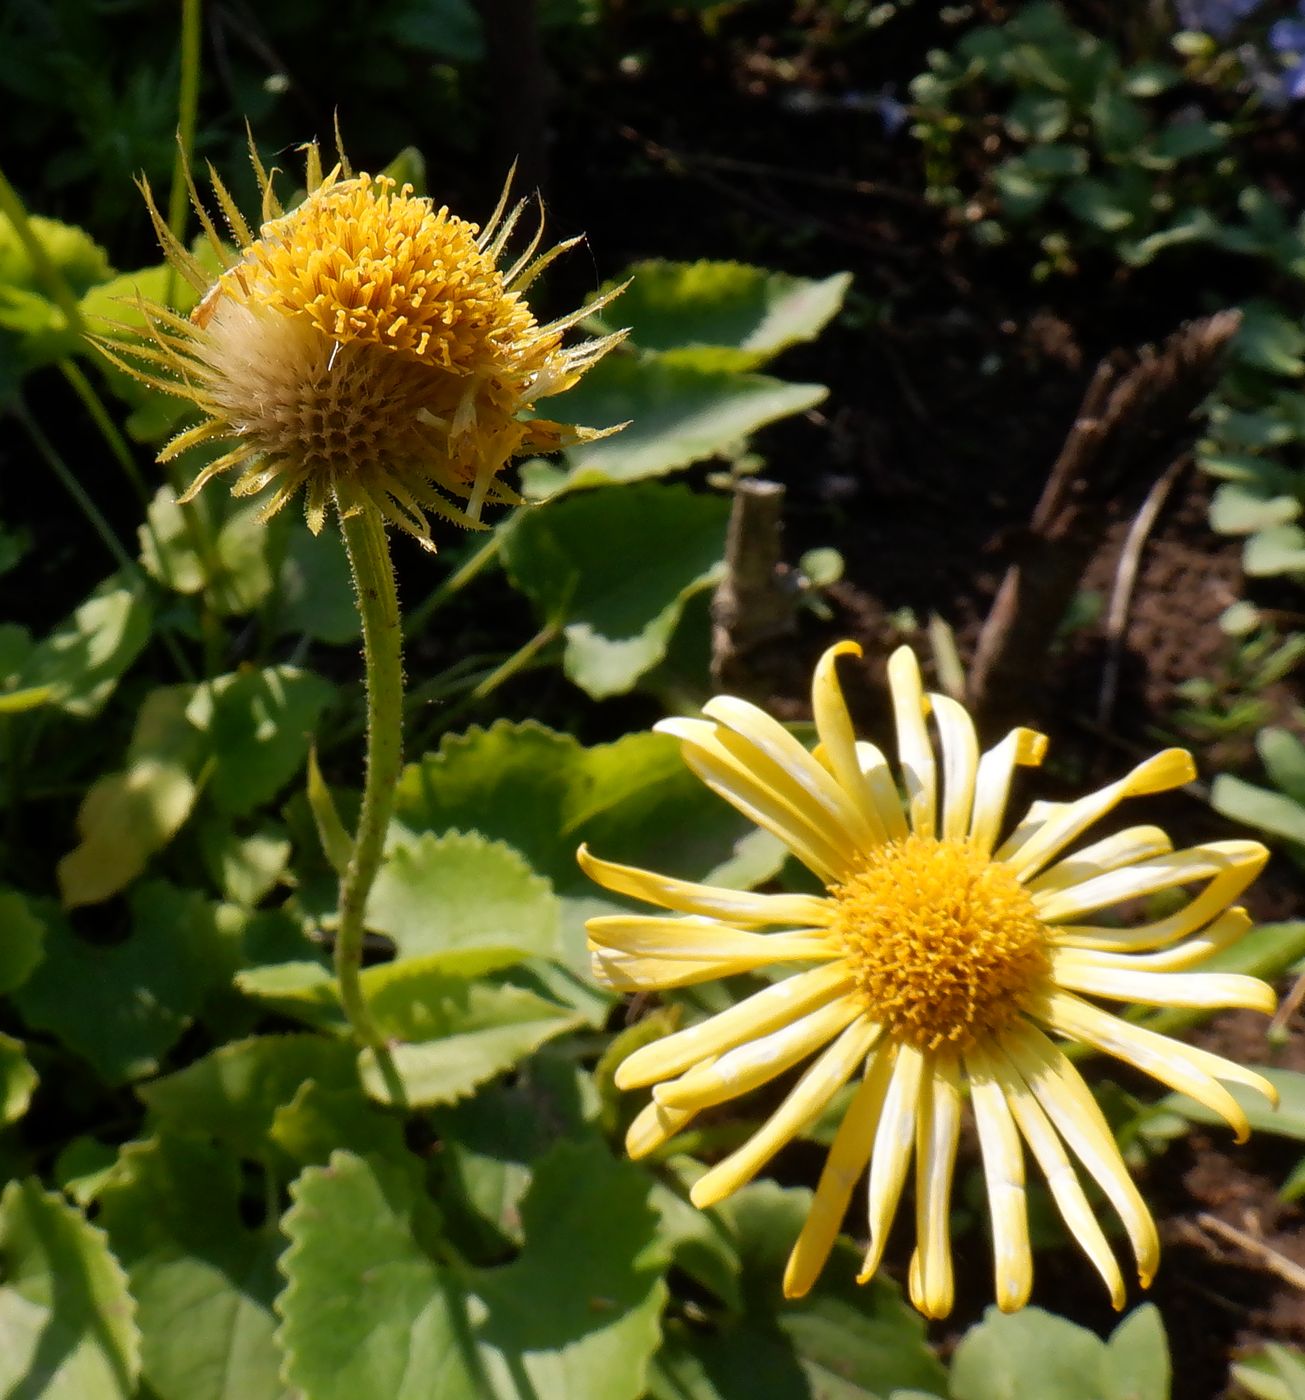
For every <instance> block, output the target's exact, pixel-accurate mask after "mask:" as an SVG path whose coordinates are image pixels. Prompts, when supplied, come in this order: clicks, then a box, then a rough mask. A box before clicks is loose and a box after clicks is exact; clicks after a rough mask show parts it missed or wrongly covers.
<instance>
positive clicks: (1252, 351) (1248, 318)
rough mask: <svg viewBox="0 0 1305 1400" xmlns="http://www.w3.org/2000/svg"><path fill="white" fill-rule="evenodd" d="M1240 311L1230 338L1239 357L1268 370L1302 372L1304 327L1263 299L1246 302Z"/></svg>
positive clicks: (1292, 374)
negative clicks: (1235, 331) (1234, 333)
mask: <svg viewBox="0 0 1305 1400" xmlns="http://www.w3.org/2000/svg"><path fill="white" fill-rule="evenodd" d="M1241 311H1242V324H1241V328H1240V329H1239V330H1238V332H1237V338H1236V340H1235V341H1234V342H1233V353H1234V354H1235V355H1236V357H1237V358H1238V359H1239V360H1241V361H1242V362H1243V363H1245V364H1248V365H1254V366H1255V368H1256V369H1264V370H1268V371H1269V372H1270V373H1271V374H1280V375H1285V376H1288V377H1290V378H1295V377H1296V376H1298V375H1301V374H1305V359H1303V358H1302V355H1305V329H1302V328H1301V326H1300V324H1299V323H1298V322H1297V321H1296V320H1295V319H1294V318H1291V317H1288V316H1286V315H1284V314H1283V313H1282V312H1281V311H1280V310H1278V308H1277V307H1275V306H1274V305H1273V304H1272V303H1270V302H1263V301H1251V302H1247V303H1246V305H1244V306H1243V307H1242V308H1241Z"/></svg>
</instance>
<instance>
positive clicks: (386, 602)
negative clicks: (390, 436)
mask: <svg viewBox="0 0 1305 1400" xmlns="http://www.w3.org/2000/svg"><path fill="white" fill-rule="evenodd" d="M341 515H342V520H341V529H342V532H343V534H344V544H345V548H346V549H347V550H348V553H349V567H350V568H351V569H352V571H353V584H354V591H355V592H356V593H357V595H358V612H359V615H360V616H361V618H362V633H363V658H364V661H365V664H366V667H367V776H366V780H365V782H364V785H363V801H362V811H361V813H360V814H359V817H358V831H357V834H356V836H355V837H354V843H353V854H352V856H351V857H350V860H349V864H348V866H347V868H346V869H345V872H344V877H343V878H342V879H341V881H340V928H339V932H338V934H337V935H336V941H335V975H336V977H337V979H338V981H339V984H340V1000H341V1001H342V1002H343V1004H344V1011H345V1015H347V1016H348V1018H349V1023H350V1025H351V1026H352V1027H353V1029H354V1034H355V1035H356V1036H357V1037H358V1039H359V1040H360V1041H361V1042H362V1043H363V1044H364V1045H377V1044H378V1043H379V1040H380V1037H379V1035H378V1034H377V1031H376V1028H375V1026H374V1025H373V1024H372V1019H371V1015H370V1013H369V1012H368V1010H367V1003H366V1002H365V1000H364V999H363V994H362V984H361V982H360V981H359V971H360V968H361V965H362V944H363V911H364V910H365V908H366V906H367V896H368V894H369V893H370V891H371V888H372V883H373V881H374V880H375V879H376V872H377V871H378V870H379V869H380V865H381V854H382V852H383V850H384V846H385V833H386V830H387V829H388V827H389V824H390V813H391V812H392V811H393V809H394V789H395V785H396V784H397V783H398V781H399V768H400V765H401V764H402V762H403V630H402V627H401V625H400V621H399V595H398V593H397V591H396V589H395V586H394V565H393V564H392V563H391V562H390V548H389V542H388V541H387V539H386V537H385V524H384V522H383V520H382V519H381V516H380V512H379V511H377V510H375V509H374V508H372V507H370V506H366V507H364V508H363V509H362V510H360V511H358V512H356V513H355V514H353V515H348V516H345V515H344V513H343V512H341Z"/></svg>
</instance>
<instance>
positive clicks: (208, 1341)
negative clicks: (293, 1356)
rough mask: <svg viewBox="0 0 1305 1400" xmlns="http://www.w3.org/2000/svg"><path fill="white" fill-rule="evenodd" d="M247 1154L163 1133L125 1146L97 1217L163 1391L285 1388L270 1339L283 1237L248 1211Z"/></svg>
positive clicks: (177, 1399)
mask: <svg viewBox="0 0 1305 1400" xmlns="http://www.w3.org/2000/svg"><path fill="white" fill-rule="evenodd" d="M241 1194H242V1183H241V1178H240V1165H239V1163H238V1162H237V1161H236V1159H235V1158H234V1157H231V1156H228V1155H226V1154H224V1153H223V1152H221V1151H220V1150H219V1149H217V1148H215V1147H213V1146H212V1145H211V1144H208V1143H205V1142H201V1141H198V1140H195V1139H188V1138H171V1137H169V1138H162V1139H159V1138H155V1139H152V1140H151V1141H149V1142H141V1143H131V1144H128V1146H127V1147H126V1148H125V1149H124V1150H123V1153H122V1155H121V1157H120V1158H119V1160H118V1163H117V1165H116V1166H115V1167H114V1169H113V1171H112V1173H111V1174H110V1176H109V1179H108V1181H107V1182H106V1183H105V1185H104V1187H103V1189H102V1190H101V1191H100V1193H99V1205H100V1215H99V1221H100V1224H101V1225H103V1227H104V1228H105V1229H106V1230H107V1231H108V1233H109V1238H110V1240H111V1241H112V1243H113V1247H114V1249H115V1251H116V1252H117V1254H118V1257H119V1258H120V1259H121V1260H122V1262H123V1264H124V1265H125V1266H126V1268H127V1271H128V1277H129V1279H130V1282H131V1291H132V1295H133V1296H134V1297H135V1299H136V1302H137V1321H138V1323H139V1325H140V1331H141V1337H142V1347H141V1370H142V1375H143V1378H144V1380H145V1382H146V1383H147V1384H148V1385H149V1387H150V1393H151V1395H153V1396H156V1397H157V1400H281V1397H284V1396H285V1395H286V1392H285V1389H284V1387H283V1386H282V1385H281V1383H280V1380H279V1379H278V1371H279V1368H280V1363H281V1357H280V1353H279V1351H278V1349H277V1347H276V1345H275V1343H274V1341H273V1334H274V1332H275V1328H276V1319H275V1317H274V1316H273V1314H272V1300H273V1298H274V1297H275V1296H276V1292H277V1277H276V1259H277V1256H278V1255H279V1254H280V1252H281V1247H282V1242H281V1239H280V1237H279V1235H278V1234H276V1233H274V1232H272V1231H269V1230H268V1229H266V1228H255V1229H251V1228H250V1227H249V1226H247V1225H246V1224H245V1222H244V1220H243V1218H242V1213H241Z"/></svg>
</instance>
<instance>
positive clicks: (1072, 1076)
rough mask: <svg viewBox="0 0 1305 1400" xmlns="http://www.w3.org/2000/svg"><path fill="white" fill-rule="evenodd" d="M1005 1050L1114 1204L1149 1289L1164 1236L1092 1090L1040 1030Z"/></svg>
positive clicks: (1016, 1037)
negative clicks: (1126, 1164) (1158, 1230)
mask: <svg viewBox="0 0 1305 1400" xmlns="http://www.w3.org/2000/svg"><path fill="white" fill-rule="evenodd" d="M1001 1048H1002V1049H1003V1050H1004V1051H1005V1052H1006V1054H1007V1056H1009V1058H1010V1060H1011V1062H1012V1063H1013V1064H1014V1065H1015V1067H1016V1069H1018V1070H1019V1072H1020V1074H1021V1075H1022V1076H1023V1079H1024V1082H1025V1083H1026V1084H1027V1085H1028V1087H1029V1089H1030V1090H1031V1091H1032V1093H1033V1095H1034V1097H1035V1098H1036V1099H1037V1101H1038V1103H1039V1105H1040V1106H1041V1107H1042V1109H1043V1110H1044V1112H1045V1113H1046V1115H1047V1117H1048V1118H1049V1119H1050V1120H1051V1121H1052V1123H1054V1124H1055V1126H1056V1131H1057V1132H1059V1134H1060V1136H1061V1137H1062V1138H1063V1139H1064V1140H1065V1143H1066V1145H1067V1146H1068V1147H1069V1149H1070V1151H1072V1152H1073V1153H1074V1155H1075V1156H1076V1157H1077V1158H1078V1159H1079V1161H1080V1162H1082V1163H1083V1165H1084V1167H1085V1168H1086V1169H1087V1172H1088V1174H1089V1175H1090V1176H1091V1177H1092V1178H1093V1180H1094V1181H1095V1182H1096V1183H1097V1185H1098V1186H1100V1187H1101V1189H1102V1191H1104V1192H1105V1194H1106V1198H1107V1200H1109V1202H1110V1204H1111V1205H1112V1206H1114V1208H1115V1210H1116V1212H1117V1213H1118V1215H1119V1218H1120V1219H1121V1220H1122V1221H1123V1223H1124V1229H1125V1230H1126V1231H1127V1232H1128V1238H1129V1240H1130V1242H1131V1243H1132V1246H1133V1254H1134V1256H1135V1257H1136V1259H1137V1272H1138V1277H1139V1278H1140V1280H1141V1283H1142V1287H1143V1288H1146V1287H1148V1286H1149V1285H1150V1283H1151V1280H1152V1279H1153V1278H1154V1277H1155V1271H1156V1268H1157V1267H1158V1265H1159V1263H1160V1237H1159V1236H1158V1235H1157V1234H1156V1228H1155V1221H1154V1220H1152V1218H1151V1212H1150V1211H1149V1210H1147V1208H1146V1202H1145V1201H1144V1200H1143V1199H1142V1196H1141V1193H1140V1192H1139V1191H1138V1189H1137V1187H1136V1186H1135V1185H1134V1183H1133V1178H1132V1177H1131V1176H1129V1174H1128V1168H1127V1166H1125V1164H1124V1159H1123V1157H1122V1156H1121V1155H1120V1152H1119V1147H1118V1145H1117V1144H1116V1143H1115V1139H1114V1136H1113V1134H1112V1133H1111V1131H1110V1125H1109V1124H1108V1123H1107V1122H1106V1119H1105V1115H1104V1114H1103V1113H1102V1112H1101V1109H1100V1107H1099V1105H1098V1104H1097V1101H1096V1100H1095V1099H1094V1098H1093V1097H1092V1093H1091V1090H1089V1089H1088V1087H1087V1085H1086V1084H1084V1082H1083V1079H1082V1077H1081V1076H1080V1074H1079V1072H1078V1071H1077V1070H1076V1069H1075V1068H1074V1066H1073V1065H1072V1064H1070V1062H1069V1061H1068V1060H1067V1059H1066V1058H1065V1055H1064V1053H1063V1052H1062V1051H1061V1050H1059V1049H1057V1048H1056V1046H1055V1045H1053V1044H1052V1043H1051V1041H1050V1040H1048V1039H1047V1037H1046V1036H1045V1035H1043V1034H1042V1032H1041V1031H1039V1030H1038V1029H1037V1028H1036V1027H1035V1026H1032V1025H1024V1026H1022V1027H1021V1028H1020V1029H1019V1030H1018V1031H1015V1032H1011V1033H1009V1034H1007V1035H1006V1036H1004V1037H1003V1039H1002V1042H1001Z"/></svg>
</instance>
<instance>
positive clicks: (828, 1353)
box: [651, 1182, 944, 1400]
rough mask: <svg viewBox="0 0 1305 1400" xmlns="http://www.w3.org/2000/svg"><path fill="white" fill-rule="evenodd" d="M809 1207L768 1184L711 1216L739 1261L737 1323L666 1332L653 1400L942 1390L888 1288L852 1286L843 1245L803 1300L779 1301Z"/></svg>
mask: <svg viewBox="0 0 1305 1400" xmlns="http://www.w3.org/2000/svg"><path fill="white" fill-rule="evenodd" d="M810 1206H811V1192H810V1191H806V1190H801V1189H789V1190H785V1189H784V1188H782V1187H780V1186H777V1185H774V1184H773V1183H769V1182H767V1183H762V1184H759V1185H755V1186H749V1187H747V1188H745V1189H744V1190H742V1191H740V1192H738V1193H737V1194H736V1195H735V1196H733V1197H731V1198H730V1200H729V1201H727V1202H725V1203H724V1204H723V1205H722V1206H720V1207H718V1208H717V1210H716V1212H715V1213H716V1215H717V1217H718V1218H719V1219H720V1221H721V1223H722V1225H723V1226H724V1228H725V1230H726V1232H727V1233H728V1235H729V1236H730V1237H731V1238H732V1240H733V1241H734V1244H735V1248H736V1249H737V1251H738V1257H739V1261H740V1262H739V1270H740V1272H739V1277H740V1281H741V1284H742V1292H743V1299H742V1301H743V1311H742V1313H741V1314H734V1315H726V1316H723V1317H721V1318H719V1319H718V1320H717V1321H716V1322H715V1323H714V1325H711V1326H695V1327H693V1328H687V1327H684V1326H683V1325H682V1324H676V1325H674V1326H668V1328H667V1331H666V1340H665V1343H664V1345H663V1348H662V1350H661V1351H660V1352H659V1353H658V1356H657V1361H656V1371H655V1373H654V1378H653V1385H652V1387H651V1392H652V1395H653V1397H654V1400H789V1397H791V1396H796V1395H801V1396H815V1395H819V1396H821V1397H822V1400H881V1397H883V1396H884V1395H886V1394H887V1393H888V1392H890V1391H892V1390H896V1389H907V1390H917V1389H918V1390H923V1391H928V1392H930V1393H934V1392H938V1393H940V1392H941V1391H942V1390H943V1388H944V1380H943V1371H942V1367H941V1366H940V1365H939V1364H938V1361H937V1359H936V1357H935V1356H934V1355H933V1353H932V1352H931V1351H930V1349H929V1346H928V1344H927V1342H926V1340H925V1335H924V1324H923V1321H922V1320H921V1319H920V1317H919V1316H918V1314H916V1313H915V1312H913V1311H912V1310H911V1309H909V1308H908V1307H907V1306H906V1305H905V1303H904V1302H903V1300H902V1297H901V1293H900V1292H899V1290H898V1289H897V1287H896V1285H895V1284H893V1283H890V1282H888V1281H887V1280H886V1279H883V1278H882V1277H880V1278H876V1279H875V1280H873V1281H872V1282H871V1283H870V1284H869V1285H868V1286H867V1287H864V1288H862V1287H858V1286H857V1285H856V1284H854V1283H853V1282H852V1276H853V1274H854V1273H855V1271H856V1261H857V1260H858V1259H859V1254H858V1253H857V1252H856V1251H854V1250H853V1248H852V1246H851V1245H850V1244H848V1243H846V1242H840V1243H839V1244H838V1245H837V1246H836V1247H835V1250H834V1254H833V1257H832V1259H831V1262H830V1264H829V1265H828V1266H827V1268H826V1271H825V1274H824V1276H823V1278H822V1280H821V1282H820V1284H819V1286H818V1287H817V1288H816V1289H815V1290H814V1291H813V1292H812V1293H811V1294H809V1295H808V1296H807V1297H805V1298H802V1299H799V1300H797V1301H786V1300H785V1299H784V1298H783V1296H782V1293H781V1283H780V1281H781V1279H782V1277H783V1272H784V1262H785V1259H786V1257H787V1255H788V1252H789V1250H790V1249H791V1248H792V1245H793V1241H794V1239H795V1238H796V1237H797V1234H798V1232H799V1230H800V1229H801V1228H802V1223H803V1221H804V1220H805V1218H806V1215H807V1212H808V1211H809V1210H810Z"/></svg>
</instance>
